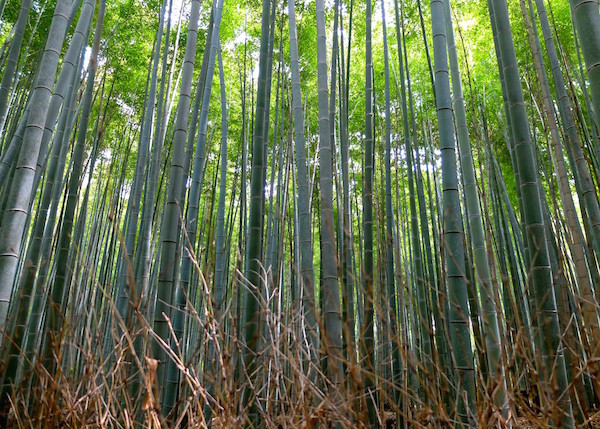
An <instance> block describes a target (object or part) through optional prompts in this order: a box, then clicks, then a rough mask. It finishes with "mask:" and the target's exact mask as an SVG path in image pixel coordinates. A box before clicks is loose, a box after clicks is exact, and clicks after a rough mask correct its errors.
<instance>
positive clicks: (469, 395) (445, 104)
mask: <svg viewBox="0 0 600 429" xmlns="http://www.w3.org/2000/svg"><path fill="white" fill-rule="evenodd" d="M431 22H432V31H433V55H434V64H435V93H436V106H437V116H438V127H439V130H440V136H439V138H440V149H441V151H442V188H443V219H444V234H443V246H444V259H445V261H446V276H447V282H448V301H449V304H450V312H449V324H450V339H451V342H452V355H453V358H454V365H455V369H456V374H457V377H458V379H457V380H456V381H457V385H458V392H457V394H458V405H457V414H458V419H459V421H460V422H461V424H463V425H465V426H469V425H472V424H473V422H474V419H475V416H476V409H475V395H476V391H475V368H474V366H473V365H474V362H473V350H472V348H471V339H470V332H469V317H470V312H469V304H468V300H467V284H466V278H465V273H464V267H465V260H464V246H463V243H464V241H463V227H462V213H461V209H460V197H459V190H458V175H457V171H456V148H455V140H454V125H453V120H452V104H451V101H450V80H449V75H448V59H447V48H446V46H447V38H446V25H445V18H444V3H443V1H442V0H433V1H432V2H431Z"/></svg>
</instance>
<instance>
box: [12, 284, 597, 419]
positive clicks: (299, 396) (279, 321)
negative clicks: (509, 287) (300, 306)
mask: <svg viewBox="0 0 600 429" xmlns="http://www.w3.org/2000/svg"><path fill="white" fill-rule="evenodd" d="M278 297H279V291H278V290H277V289H275V290H272V291H271V292H270V293H269V294H267V295H266V297H264V298H263V299H262V300H263V302H262V305H263V312H262V315H263V329H262V331H261V332H262V335H261V339H260V346H259V353H258V354H256V355H253V356H252V359H251V361H252V362H253V363H255V365H254V366H253V367H252V368H254V372H252V373H248V372H247V371H246V370H245V369H244V367H243V365H242V363H243V359H242V357H243V356H244V353H245V350H244V348H243V341H242V340H241V338H240V337H238V336H237V335H235V332H237V331H238V323H237V320H236V318H235V317H234V316H233V314H235V313H236V312H235V310H234V309H232V308H231V307H227V308H226V310H225V311H224V316H222V317H219V316H217V315H216V312H215V311H213V309H212V307H211V303H210V302H204V303H203V304H202V305H201V311H199V312H197V311H195V310H194V309H193V308H192V306H191V305H188V306H187V309H186V312H187V317H188V321H189V324H188V333H187V335H186V338H188V343H186V344H179V343H177V344H176V346H175V347H170V346H169V345H168V342H167V341H164V340H163V339H160V338H158V337H157V336H156V335H155V334H154V332H153V331H152V326H151V323H150V322H149V321H148V320H147V319H146V318H145V317H143V316H142V315H141V312H138V313H137V317H136V318H135V320H131V321H129V322H128V323H125V322H124V321H123V320H121V319H120V318H119V317H118V316H116V311H115V309H114V306H112V305H111V306H110V307H108V308H107V310H106V312H105V313H104V314H96V313H95V312H93V311H91V312H89V313H86V314H85V316H86V318H85V320H88V322H89V323H87V325H86V327H85V329H74V328H73V326H71V325H69V326H68V327H67V328H66V329H65V331H64V337H63V338H62V342H61V347H60V348H57V353H58V357H56V363H57V364H58V363H60V365H56V366H57V367H58V368H59V370H58V371H56V372H54V373H52V374H50V373H49V372H48V371H47V370H46V369H45V368H44V367H43V366H42V365H40V363H39V362H36V363H35V364H34V367H33V368H32V367H29V368H28V369H27V370H26V371H25V373H24V374H23V377H21V378H20V382H19V384H18V385H17V386H15V387H14V389H13V393H12V395H11V397H10V413H9V416H8V420H7V424H8V427H15V428H102V429H104V428H126V429H129V428H140V427H143V428H149V429H150V428H152V429H154V428H175V427H178V428H204V427H208V426H211V427H212V428H216V429H219V428H241V427H252V425H251V424H250V422H251V421H252V422H259V426H260V427H263V428H269V429H271V428H272V429H279V428H303V429H308V428H316V427H330V425H331V424H332V422H335V426H336V427H340V428H360V427H367V423H366V422H367V416H366V406H365V405H366V401H367V400H369V398H370V397H369V396H367V395H366V394H365V389H364V388H363V381H364V379H365V377H366V376H371V377H373V378H374V379H375V380H376V384H377V386H378V392H379V404H380V406H379V415H378V419H379V425H380V427H382V428H399V427H407V428H409V427H410V428H413V427H414V428H452V427H460V425H457V424H456V421H455V420H453V418H454V417H453V416H454V415H455V413H454V407H455V406H456V403H455V402H456V399H457V398H458V391H457V390H456V386H454V385H453V383H452V382H451V381H450V379H449V377H446V376H445V375H444V374H443V371H442V370H441V366H440V365H439V364H438V363H437V359H436V362H435V363H432V364H431V366H430V367H429V369H427V368H426V367H425V366H424V365H422V364H421V363H419V360H418V359H417V356H416V355H415V354H414V352H413V351H412V349H411V348H410V347H407V346H406V343H405V341H404V340H403V339H402V338H400V339H398V340H397V341H398V343H399V344H400V350H401V359H402V381H401V382H400V383H397V384H394V383H392V382H391V381H390V366H391V363H390V359H389V355H390V350H389V344H390V343H393V342H392V341H390V342H388V346H386V347H382V346H381V345H380V346H379V348H378V349H377V350H376V355H377V357H378V364H377V369H376V371H375V372H376V374H367V372H366V371H365V370H364V369H362V368H361V365H360V363H359V364H357V363H352V362H350V361H344V367H345V376H344V382H343V383H341V384H339V385H335V384H333V383H332V382H331V381H330V378H329V377H328V376H327V371H326V370H325V369H324V367H323V365H322V361H319V360H318V359H319V353H317V356H315V355H314V353H315V351H314V350H312V351H309V349H308V348H307V347H306V327H305V325H304V319H303V317H302V313H301V312H300V311H295V310H293V309H292V310H286V311H281V309H280V308H279V305H281V302H282V301H281V300H280V299H279V298H278ZM188 304H189V303H188ZM292 308H293V307H292ZM380 310H381V309H380ZM386 313H387V312H386V311H379V312H378V314H386ZM109 319H110V320H112V321H113V323H112V325H111V329H110V331H109V332H105V329H104V330H103V329H100V328H101V327H104V326H106V323H107V322H106V320H109ZM377 326H378V329H379V330H382V329H386V328H387V326H386V324H385V321H381V320H379V321H378V324H377ZM171 336H173V331H171ZM390 338H393V336H390ZM511 338H513V342H512V343H511V346H510V347H508V348H507V352H506V354H505V356H504V360H505V365H506V368H508V374H509V376H508V377H506V378H505V381H506V383H507V394H508V397H509V404H510V409H509V416H508V421H505V420H504V419H503V418H502V415H501V413H500V411H499V410H498V408H497V407H496V406H495V405H494V400H493V397H494V393H493V392H494V391H495V389H497V387H498V385H499V381H500V379H499V378H498V377H488V379H484V378H483V376H482V374H481V371H478V377H479V380H478V382H479V384H478V397H477V416H475V419H476V421H477V423H478V426H479V427H499V428H504V427H508V426H509V425H512V427H522V428H547V427H556V425H553V424H552V423H551V422H552V421H558V420H559V418H558V411H557V410H558V407H557V406H556V404H555V403H554V402H552V395H548V396H546V395H542V398H539V396H540V395H539V394H538V393H537V392H540V391H541V392H543V390H540V389H539V384H538V382H537V380H538V378H539V377H538V374H537V373H536V371H535V368H536V364H535V362H536V360H537V359H536V358H535V357H534V356H532V352H531V347H530V344H529V343H528V341H526V340H525V338H527V336H526V335H523V333H522V331H521V330H520V329H516V330H513V332H511ZM152 341H158V342H159V343H160V344H161V345H162V347H163V349H164V350H165V351H166V356H167V359H169V360H170V361H171V362H173V363H174V364H175V366H176V368H177V370H178V376H179V386H180V389H179V393H178V402H177V404H176V406H175V408H174V410H173V412H172V413H171V414H170V415H167V416H163V415H162V413H161V404H160V401H159V398H160V392H161V389H163V388H164V383H161V382H159V370H160V366H161V365H162V366H163V367H164V366H165V365H166V362H159V361H157V360H156V359H154V358H153V357H152V356H151V355H150V347H149V344H150V343H151V342H152ZM380 343H381V342H380ZM209 346H211V347H212V348H213V349H214V350H215V354H214V356H215V366H214V370H213V371H211V372H210V373H208V372H207V371H205V367H204V364H205V362H206V356H207V353H208V351H209V348H210V347H209ZM357 349H358V350H360V348H357ZM182 350H186V352H185V353H183V352H182ZM327 351H328V350H327V347H326V345H325V347H323V350H322V352H323V353H321V354H320V358H322V357H323V356H324V355H325V354H326V353H327ZM311 353H313V355H312V356H311ZM592 361H593V360H592V359H590V360H588V362H592ZM315 362H316V363H317V365H314V363H315ZM577 365H578V366H579V369H580V371H579V372H578V373H576V376H575V377H574V383H573V385H572V389H576V388H577V385H578V383H580V382H581V381H582V380H583V378H582V377H583V375H584V374H586V373H592V371H584V370H587V369H588V368H587V367H585V366H583V365H584V364H583V363H582V362H578V363H577ZM577 365H576V366H577ZM576 366H574V367H576ZM525 381H526V382H525ZM211 386H212V387H211ZM524 386H525V387H526V389H525V390H523V387H524ZM546 393H550V392H546ZM571 393H573V392H571ZM395 397H398V398H400V399H399V400H396V399H394V398H395ZM540 404H544V405H540ZM250 405H253V406H250ZM207 411H210V413H209V414H207ZM576 411H579V412H581V410H580V409H578V408H576ZM583 413H584V414H583V416H584V417H583V419H584V422H583V424H582V425H581V427H592V428H594V427H600V414H598V413H596V412H595V411H594V410H593V409H589V408H588V409H585V410H584V411H583ZM208 419H210V420H209V423H210V424H208V422H207V420H208ZM583 419H582V420H583Z"/></svg>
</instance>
